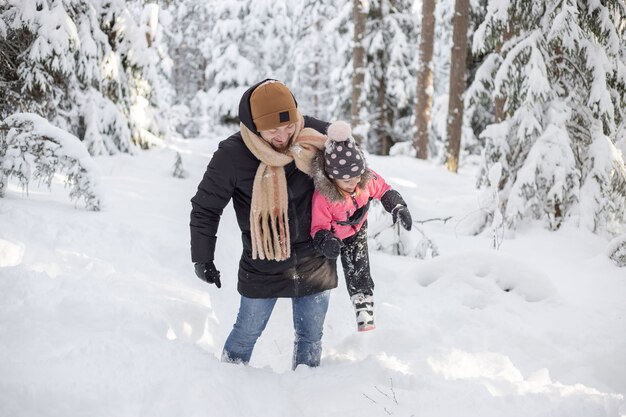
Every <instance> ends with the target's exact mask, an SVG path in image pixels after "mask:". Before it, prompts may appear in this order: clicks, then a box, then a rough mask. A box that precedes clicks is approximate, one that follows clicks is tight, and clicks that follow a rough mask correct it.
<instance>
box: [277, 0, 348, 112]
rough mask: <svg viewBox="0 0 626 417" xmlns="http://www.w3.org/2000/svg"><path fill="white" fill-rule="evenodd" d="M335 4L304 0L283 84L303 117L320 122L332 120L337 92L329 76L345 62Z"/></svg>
mask: <svg viewBox="0 0 626 417" xmlns="http://www.w3.org/2000/svg"><path fill="white" fill-rule="evenodd" d="M335 3H336V2H335V1H329V0H323V1H321V0H305V1H304V2H303V3H302V4H301V6H300V7H301V9H299V10H295V11H294V16H298V18H297V21H296V22H294V28H295V31H296V33H295V39H297V41H296V42H295V43H294V44H293V48H292V50H293V52H292V54H291V55H292V56H293V57H294V59H293V71H292V75H288V77H289V78H288V79H286V80H285V81H286V82H287V84H288V85H289V87H290V89H291V90H292V92H293V93H294V96H295V97H296V98H297V100H298V106H299V107H300V109H301V111H303V112H304V113H305V114H309V115H312V116H315V117H317V118H320V119H322V120H331V119H333V118H334V116H333V103H334V100H337V99H338V98H339V97H338V96H339V95H338V92H339V91H340V90H339V91H338V89H337V88H336V87H335V85H336V84H334V83H333V82H332V81H331V77H330V76H329V75H330V74H331V73H332V71H333V70H334V69H335V68H336V67H337V66H338V65H339V66H341V68H344V67H345V65H342V61H343V62H345V63H346V64H347V60H346V59H345V58H344V55H343V54H342V53H341V52H340V51H341V46H340V44H341V42H340V41H339V37H338V31H337V28H336V26H335V22H334V18H335V17H336V16H337V15H338V10H337V6H336V4H335Z"/></svg>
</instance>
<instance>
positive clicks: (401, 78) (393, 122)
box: [364, 0, 419, 155]
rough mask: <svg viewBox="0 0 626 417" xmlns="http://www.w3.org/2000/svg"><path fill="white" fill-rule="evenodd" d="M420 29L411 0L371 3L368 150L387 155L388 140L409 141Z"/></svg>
mask: <svg viewBox="0 0 626 417" xmlns="http://www.w3.org/2000/svg"><path fill="white" fill-rule="evenodd" d="M418 30H419V25H418V21H417V18H416V15H415V14H414V13H413V11H412V2H409V1H406V0H376V1H373V2H371V3H370V9H369V13H368V20H367V25H366V36H365V38H364V42H365V45H366V51H367V71H366V73H365V94H366V98H367V103H368V104H369V108H368V109H367V122H368V125H369V130H368V134H367V149H368V150H369V151H370V152H372V153H379V154H384V155H387V154H388V153H389V148H390V147H391V145H392V144H394V143H397V142H405V141H411V140H412V137H413V127H414V122H413V117H414V116H413V112H414V109H415V101H416V91H415V78H416V62H415V60H416V54H415V52H414V51H416V50H417V34H418V33H419V32H418Z"/></svg>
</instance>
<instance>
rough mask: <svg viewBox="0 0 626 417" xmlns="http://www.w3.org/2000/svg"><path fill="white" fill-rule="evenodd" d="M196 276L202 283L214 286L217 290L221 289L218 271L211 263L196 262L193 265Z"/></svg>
mask: <svg viewBox="0 0 626 417" xmlns="http://www.w3.org/2000/svg"><path fill="white" fill-rule="evenodd" d="M194 269H195V270H196V275H197V276H198V278H200V279H201V280H202V281H204V282H208V283H209V284H215V286H216V287H217V288H221V287H222V281H220V271H218V270H217V268H215V264H214V263H213V261H211V262H206V263H204V262H196V263H195V264H194Z"/></svg>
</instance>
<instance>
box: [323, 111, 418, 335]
mask: <svg viewBox="0 0 626 417" xmlns="http://www.w3.org/2000/svg"><path fill="white" fill-rule="evenodd" d="M327 136H328V139H327V140H326V148H325V151H324V152H321V151H320V152H319V153H318V155H317V156H316V158H315V159H314V161H313V170H312V175H313V181H314V183H315V191H314V193H313V208H312V218H311V236H312V237H313V239H314V241H315V243H316V245H317V247H318V249H319V250H320V251H321V253H322V254H324V256H326V257H327V258H329V259H336V258H337V256H339V255H340V254H341V264H342V266H343V270H344V275H345V278H346V286H347V288H348V293H349V294H350V299H351V301H352V304H353V305H354V308H355V310H356V320H357V325H358V331H360V332H363V331H368V330H373V329H375V328H376V326H375V325H374V300H373V294H374V293H373V290H374V282H373V281H372V277H371V275H370V265H369V255H368V249H367V210H368V208H369V204H370V200H371V199H373V198H376V199H378V200H380V202H381V203H382V205H383V207H384V208H385V210H387V211H388V212H389V213H391V215H392V216H393V222H394V224H395V223H396V221H398V220H399V221H400V225H401V226H402V227H403V228H405V229H406V230H411V224H412V220H411V214H410V213H409V210H408V209H407V206H406V203H405V202H404V200H403V199H402V196H401V195H400V193H398V192H397V191H395V190H393V189H392V188H391V186H390V185H389V184H387V183H386V182H385V180H384V179H383V178H382V177H381V176H380V175H378V174H377V173H375V172H374V171H372V170H371V169H369V168H367V166H366V164H365V159H364V156H363V153H362V152H361V150H360V149H359V147H358V145H357V144H356V142H355V140H354V138H353V137H352V132H351V129H350V125H349V124H348V123H346V122H341V121H339V122H334V123H332V124H331V125H330V126H329V127H328V133H327Z"/></svg>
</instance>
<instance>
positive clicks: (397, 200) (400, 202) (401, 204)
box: [380, 189, 413, 230]
mask: <svg viewBox="0 0 626 417" xmlns="http://www.w3.org/2000/svg"><path fill="white" fill-rule="evenodd" d="M380 202H381V203H383V207H384V209H385V210H387V212H389V213H391V217H392V218H393V224H396V222H397V221H398V219H399V220H400V225H401V226H402V227H404V228H405V229H406V230H411V225H412V224H413V219H411V213H409V209H408V208H407V207H406V202H405V201H404V199H403V198H402V196H401V195H400V193H399V192H397V191H396V190H394V189H391V190H388V191H387V192H386V193H385V194H383V196H382V197H381V198H380Z"/></svg>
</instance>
